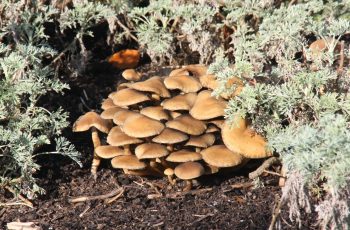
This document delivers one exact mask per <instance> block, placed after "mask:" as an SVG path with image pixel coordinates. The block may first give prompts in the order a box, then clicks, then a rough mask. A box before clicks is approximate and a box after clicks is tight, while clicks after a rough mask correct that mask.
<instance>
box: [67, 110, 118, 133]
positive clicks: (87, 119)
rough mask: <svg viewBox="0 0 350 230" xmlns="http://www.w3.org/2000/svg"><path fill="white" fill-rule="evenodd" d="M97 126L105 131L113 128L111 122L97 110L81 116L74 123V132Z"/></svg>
mask: <svg viewBox="0 0 350 230" xmlns="http://www.w3.org/2000/svg"><path fill="white" fill-rule="evenodd" d="M91 127H95V128H96V129H98V130H100V131H101V132H103V133H108V132H109V130H110V129H111V128H112V124H111V122H109V121H108V120H105V119H103V118H101V117H100V115H98V114H97V113H95V112H87V113H85V114H84V115H82V116H80V117H79V118H78V119H77V120H76V121H75V122H74V124H73V132H84V131H87V130H89V129H90V128H91Z"/></svg>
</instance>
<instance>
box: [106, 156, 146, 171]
mask: <svg viewBox="0 0 350 230" xmlns="http://www.w3.org/2000/svg"><path fill="white" fill-rule="evenodd" d="M111 163H112V167H113V168H120V169H131V170H141V169H144V168H146V167H147V165H146V164H145V163H144V162H142V161H139V159H137V157H136V156H134V155H125V156H117V157H114V158H113V159H112V160H111Z"/></svg>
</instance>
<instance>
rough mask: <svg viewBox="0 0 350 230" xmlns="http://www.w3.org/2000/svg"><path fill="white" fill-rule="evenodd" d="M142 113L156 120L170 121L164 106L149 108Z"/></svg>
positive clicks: (142, 110) (141, 111)
mask: <svg viewBox="0 0 350 230" xmlns="http://www.w3.org/2000/svg"><path fill="white" fill-rule="evenodd" d="M140 113H141V114H143V115H145V116H147V117H150V118H152V119H154V120H157V121H161V120H169V114H168V113H167V112H166V111H165V110H164V109H163V107H162V106H148V107H145V108H143V109H141V110H140Z"/></svg>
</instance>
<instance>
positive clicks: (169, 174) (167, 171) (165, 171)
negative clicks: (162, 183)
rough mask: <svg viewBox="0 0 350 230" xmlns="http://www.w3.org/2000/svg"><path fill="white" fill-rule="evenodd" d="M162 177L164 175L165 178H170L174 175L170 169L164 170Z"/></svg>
mask: <svg viewBox="0 0 350 230" xmlns="http://www.w3.org/2000/svg"><path fill="white" fill-rule="evenodd" d="M164 175H166V176H172V175H174V169H172V168H166V169H165V170H164Z"/></svg>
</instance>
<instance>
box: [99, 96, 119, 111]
mask: <svg viewBox="0 0 350 230" xmlns="http://www.w3.org/2000/svg"><path fill="white" fill-rule="evenodd" d="M115 106H116V105H115V104H114V103H113V100H112V99H111V98H107V99H105V100H103V102H102V104H101V109H103V110H106V109H109V108H113V107H115Z"/></svg>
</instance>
